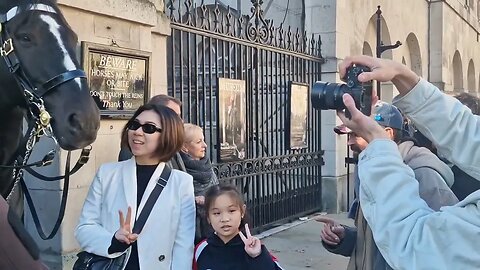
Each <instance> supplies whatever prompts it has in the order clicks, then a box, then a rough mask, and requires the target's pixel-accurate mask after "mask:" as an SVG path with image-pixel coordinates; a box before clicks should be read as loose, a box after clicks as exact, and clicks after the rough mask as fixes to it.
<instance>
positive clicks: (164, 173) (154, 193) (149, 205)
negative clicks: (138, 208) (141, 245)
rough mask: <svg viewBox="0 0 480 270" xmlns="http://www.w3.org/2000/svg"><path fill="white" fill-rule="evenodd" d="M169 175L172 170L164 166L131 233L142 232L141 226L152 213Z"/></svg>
mask: <svg viewBox="0 0 480 270" xmlns="http://www.w3.org/2000/svg"><path fill="white" fill-rule="evenodd" d="M171 173H172V170H171V169H170V168H169V167H168V166H167V165H166V164H165V167H164V168H163V171H162V174H161V175H160V178H158V180H157V184H156V185H155V188H154V189H153V190H152V193H150V196H148V199H147V202H146V203H145V206H144V207H143V209H142V212H141V213H140V215H139V216H138V218H137V221H136V222H135V225H134V226H133V230H132V232H133V233H136V234H139V233H140V232H141V231H142V229H143V226H145V222H147V219H148V216H149V215H150V212H152V209H153V206H154V205H155V202H156V201H157V199H158V197H159V196H160V193H162V190H163V188H164V187H165V186H166V185H167V181H168V178H170V174H171Z"/></svg>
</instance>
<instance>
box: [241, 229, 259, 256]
mask: <svg viewBox="0 0 480 270" xmlns="http://www.w3.org/2000/svg"><path fill="white" fill-rule="evenodd" d="M245 233H246V234H247V236H246V237H245V235H244V234H243V233H242V232H239V234H240V238H242V241H243V243H244V244H245V252H247V254H248V255H249V256H250V257H252V258H256V257H258V256H259V255H260V253H262V242H260V239H258V238H256V237H254V236H252V234H251V233H250V229H249V228H248V224H245Z"/></svg>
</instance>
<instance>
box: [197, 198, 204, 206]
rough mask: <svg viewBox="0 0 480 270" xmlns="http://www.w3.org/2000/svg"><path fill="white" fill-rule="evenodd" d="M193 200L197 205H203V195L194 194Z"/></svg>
mask: <svg viewBox="0 0 480 270" xmlns="http://www.w3.org/2000/svg"><path fill="white" fill-rule="evenodd" d="M195 202H196V203H197V204H198V205H204V204H205V196H195Z"/></svg>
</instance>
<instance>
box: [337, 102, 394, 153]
mask: <svg viewBox="0 0 480 270" xmlns="http://www.w3.org/2000/svg"><path fill="white" fill-rule="evenodd" d="M374 99H376V97H374ZM343 103H344V104H345V107H347V109H348V110H349V111H350V115H351V117H350V119H349V118H347V117H346V116H345V113H344V112H342V111H337V115H338V117H340V120H342V122H343V123H344V124H345V125H346V126H347V127H348V128H350V129H351V130H352V132H354V133H355V134H356V135H357V136H360V137H362V138H363V139H365V140H366V141H367V142H369V143H370V142H371V141H373V140H374V139H390V137H388V134H387V133H386V132H385V129H383V128H382V127H381V126H380V125H379V124H378V123H377V122H376V121H375V120H374V119H373V118H371V117H369V116H366V115H364V114H363V113H362V112H361V111H359V110H358V109H357V108H356V107H355V102H354V101H353V98H352V96H350V95H349V94H344V95H343Z"/></svg>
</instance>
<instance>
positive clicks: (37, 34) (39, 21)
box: [0, 0, 100, 150]
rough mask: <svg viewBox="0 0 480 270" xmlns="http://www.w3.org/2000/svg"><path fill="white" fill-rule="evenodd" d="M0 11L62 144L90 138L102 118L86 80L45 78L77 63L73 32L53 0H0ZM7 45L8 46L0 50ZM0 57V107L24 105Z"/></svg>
mask: <svg viewBox="0 0 480 270" xmlns="http://www.w3.org/2000/svg"><path fill="white" fill-rule="evenodd" d="M0 13H1V14H5V15H6V16H7V18H6V20H7V21H6V22H5V23H4V25H3V28H4V29H2V34H5V33H7V34H8V37H9V38H11V41H12V45H13V48H14V50H13V53H14V54H15V55H16V58H18V62H19V63H18V65H19V67H20V68H21V70H22V72H23V74H24V77H25V78H27V79H28V80H29V82H30V84H31V86H32V88H33V90H32V92H33V94H34V95H38V96H40V97H41V98H42V99H43V102H44V105H45V109H46V110H47V111H48V112H49V113H50V115H51V116H52V120H51V125H52V129H53V132H54V135H55V137H56V138H57V140H58V143H59V145H60V147H62V148H63V149H65V150H73V149H79V148H83V147H85V146H86V145H88V144H90V143H92V142H93V141H94V140H95V138H96V134H97V131H98V128H99V122H100V121H99V120H100V118H99V111H98V108H97V106H96V104H95V102H94V101H93V99H92V98H91V96H90V93H89V88H88V85H87V81H86V79H85V78H82V77H79V76H75V78H70V80H65V81H61V78H60V83H59V84H58V85H57V84H56V83H53V84H52V83H50V84H48V83H47V82H49V81H51V80H52V78H54V80H58V79H59V78H58V75H61V74H65V73H66V72H69V71H73V70H77V69H79V68H80V64H79V62H78V60H77V58H76V53H75V52H76V48H77V36H76V34H75V33H74V32H73V31H72V29H71V28H70V27H69V25H68V24H67V22H66V20H65V18H64V17H63V15H62V14H61V12H60V10H59V9H58V7H57V5H56V3H55V1H50V0H40V1H38V0H37V1H35V3H31V1H26V0H20V1H18V0H7V1H2V3H1V4H0ZM9 48H10V47H9V46H7V47H5V48H4V50H7V49H9ZM0 62H3V63H0V81H1V82H2V84H1V85H0V107H1V108H3V110H8V109H12V108H15V107H16V106H28V104H26V102H25V97H24V93H23V89H22V87H20V86H19V84H18V83H17V81H16V80H15V79H14V77H13V76H12V74H11V73H10V72H9V70H8V68H7V65H6V64H5V61H3V60H1V59H0ZM60 77H62V76H60ZM46 83H47V84H46ZM46 88H50V89H46ZM0 110H2V109H0ZM2 132H12V131H11V130H10V131H2Z"/></svg>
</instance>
